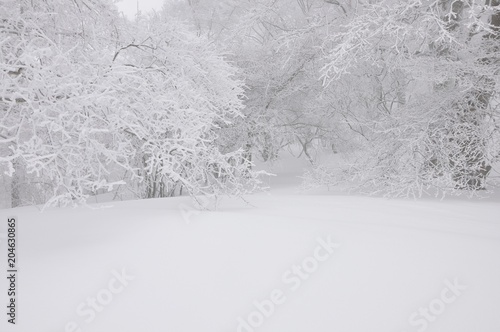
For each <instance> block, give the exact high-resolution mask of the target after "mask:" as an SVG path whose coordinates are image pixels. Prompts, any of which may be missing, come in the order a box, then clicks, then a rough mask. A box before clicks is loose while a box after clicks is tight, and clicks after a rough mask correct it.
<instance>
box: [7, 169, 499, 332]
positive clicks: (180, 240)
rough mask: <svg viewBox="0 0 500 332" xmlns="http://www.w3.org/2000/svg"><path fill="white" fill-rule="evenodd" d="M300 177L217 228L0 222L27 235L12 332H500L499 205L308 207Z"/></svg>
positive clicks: (31, 216) (149, 219) (236, 206)
mask: <svg viewBox="0 0 500 332" xmlns="http://www.w3.org/2000/svg"><path fill="white" fill-rule="evenodd" d="M303 166H304V164H301V162H294V163H293V165H292V163H291V159H290V160H289V161H285V162H282V163H281V164H278V165H275V167H274V169H273V170H274V171H275V172H276V173H278V176H277V177H274V178H272V179H270V180H269V184H270V186H271V187H272V190H271V192H270V193H264V194H259V195H254V196H250V197H248V198H247V199H248V202H249V203H251V205H247V204H245V203H244V202H242V201H240V200H228V199H225V200H223V201H222V202H221V204H220V206H219V210H218V211H215V212H214V211H198V210H196V209H194V208H193V204H192V203H191V202H190V200H189V199H188V198H185V197H181V198H173V199H155V200H147V201H128V202H113V203H102V204H95V205H94V206H93V207H94V208H95V209H89V208H78V209H63V210H60V209H59V210H56V209H54V210H49V211H46V212H44V213H40V212H38V210H37V209H36V208H34V207H26V208H20V209H12V210H0V217H1V220H2V221H3V222H2V223H1V228H0V233H1V234H5V231H6V230H5V226H6V222H4V221H6V219H7V217H8V216H15V217H17V218H18V220H19V229H18V232H19V236H18V240H19V241H18V242H19V243H18V250H19V261H18V264H19V271H20V272H19V280H18V290H19V297H18V307H17V314H18V316H17V324H16V326H12V325H11V324H7V318H8V316H7V315H6V312H7V309H6V307H5V305H2V307H3V308H4V309H2V310H3V313H2V315H1V317H2V319H1V321H0V331H2V332H4V331H5V332H9V331H22V332H35V331H36V332H63V331H64V332H67V331H82V332H87V331H88V332H91V331H96V332H114V331H116V332H128V331H130V332H137V331H148V332H156V331H158V332H184V331H186V332H211V331H213V332H230V331H239V332H251V331H259V332H302V331H304V332H306V331H307V332H323V331H324V332H335V331H338V332H348V331H352V332H363V331H366V332H377V331H380V332H403V331H407V332H410V331H431V332H432V331H436V332H437V331H443V332H444V331H449V332H460V331H463V332H471V331H478V332H490V331H491V332H498V331H500V197H499V196H494V197H492V198H489V199H484V200H480V201H478V200H475V201H468V200H466V199H461V198H460V199H447V200H445V201H435V200H431V199H425V200H419V201H408V200H386V199H380V198H367V197H359V196H347V195H340V194H338V193H336V194H332V195H324V194H322V195H318V194H314V195H304V194H298V193H297V191H296V188H297V187H298V185H299V183H300V180H298V179H297V178H296V175H297V174H298V173H299V171H300V169H301V168H302V167H303ZM99 207H100V208H99ZM0 236H1V235H0ZM0 241H1V243H0V251H1V253H2V254H1V255H0V257H3V258H2V259H1V261H0V268H1V269H2V270H3V271H6V252H7V249H6V239H5V236H4V237H0ZM7 288H8V285H7V280H6V278H2V279H1V281H0V294H1V295H0V302H1V303H4V304H5V303H7V302H6V301H7V295H6V293H7Z"/></svg>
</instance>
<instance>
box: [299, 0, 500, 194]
mask: <svg viewBox="0 0 500 332" xmlns="http://www.w3.org/2000/svg"><path fill="white" fill-rule="evenodd" d="M344 9H345V18H344V19H343V21H342V24H338V25H337V26H336V28H335V29H336V32H335V33H331V34H329V35H328V36H326V38H325V39H324V40H325V42H324V46H323V49H324V53H325V57H324V60H325V64H324V66H323V68H322V77H323V82H324V84H325V86H328V87H329V86H331V85H334V86H337V87H339V86H341V85H344V84H346V83H347V84H349V86H351V87H353V89H352V90H351V93H350V96H349V97H348V98H349V100H351V101H353V102H352V103H349V107H348V108H347V107H346V108H345V109H344V110H340V111H341V112H343V113H344V114H345V116H346V122H347V123H348V124H349V125H350V126H351V127H352V129H353V132H354V133H356V134H357V136H358V138H356V141H357V142H358V143H360V144H361V148H360V150H359V151H358V153H357V156H356V157H357V158H355V160H354V162H352V163H350V164H349V165H348V166H347V167H344V168H342V169H340V170H337V171H331V170H328V169H326V168H325V167H323V166H321V167H318V169H317V170H316V171H315V172H312V173H310V174H308V178H309V181H318V182H319V183H329V184H334V183H339V182H342V181H348V182H350V183H351V184H352V183H353V182H354V183H356V184H357V185H358V189H361V190H366V191H368V192H371V193H373V192H382V193H385V194H387V195H390V196H419V195H421V194H422V193H423V192H426V191H433V192H441V193H444V192H452V193H456V194H459V193H461V192H463V190H467V191H468V192H474V191H476V190H478V189H483V188H485V184H486V179H487V176H488V174H489V172H490V169H491V166H492V165H493V164H494V162H495V161H496V160H498V157H499V153H500V150H499V148H498V147H499V145H498V142H499V126H498V120H499V115H500V113H499V109H498V95H497V94H496V91H497V90H498V81H499V58H498V54H499V46H500V44H499V42H500V34H499V33H500V3H499V2H498V1H490V0H486V1H455V0H453V1H451V0H439V1H395V0H382V1H371V2H358V6H356V7H351V8H349V6H345V8H344ZM352 82H354V84H352ZM436 190H437V191H436Z"/></svg>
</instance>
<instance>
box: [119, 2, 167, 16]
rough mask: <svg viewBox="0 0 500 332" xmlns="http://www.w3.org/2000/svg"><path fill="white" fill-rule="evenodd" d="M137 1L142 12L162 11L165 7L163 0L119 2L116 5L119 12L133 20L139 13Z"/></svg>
mask: <svg viewBox="0 0 500 332" xmlns="http://www.w3.org/2000/svg"><path fill="white" fill-rule="evenodd" d="M137 1H139V9H140V10H141V11H142V12H147V11H149V10H151V9H155V10H160V9H161V6H162V5H163V0H119V1H118V3H117V4H116V5H117V6H118V10H120V11H122V12H123V13H124V14H125V15H126V16H127V17H129V18H133V17H134V15H135V13H136V12H137Z"/></svg>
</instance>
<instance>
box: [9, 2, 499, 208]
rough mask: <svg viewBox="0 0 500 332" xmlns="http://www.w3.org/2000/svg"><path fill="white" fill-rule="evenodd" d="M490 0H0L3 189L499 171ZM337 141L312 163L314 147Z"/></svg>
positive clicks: (19, 194)
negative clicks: (330, 157)
mask: <svg viewBox="0 0 500 332" xmlns="http://www.w3.org/2000/svg"><path fill="white" fill-rule="evenodd" d="M499 79H500V0H408V1H407V0H405V1H399V0H344V1H341V0H338V1H337V0H286V1H285V0H252V1H250V0H243V1H236V0H204V1H201V0H185V1H184V0H173V1H165V3H164V5H163V8H162V9H161V10H160V11H153V12H147V13H142V12H138V13H137V15H136V16H135V18H134V19H133V20H130V19H127V18H126V17H125V16H124V15H123V14H120V12H119V11H118V9H117V8H116V5H115V4H114V2H113V1H112V0H72V1H66V0H36V1H32V0H3V1H1V2H0V170H1V175H0V176H1V179H0V186H1V187H2V193H1V194H0V199H1V201H0V203H1V207H3V208H10V207H17V206H23V205H38V204H42V205H45V206H66V205H77V204H80V203H84V202H86V200H87V199H88V198H89V197H91V196H95V195H99V194H102V193H112V196H113V198H114V199H121V198H123V197H131V198H134V199H143V198H157V197H172V196H185V195H189V196H200V195H201V196H210V197H218V196H221V195H229V196H236V197H240V196H243V195H246V194H249V193H252V192H255V191H260V190H265V183H264V182H263V180H262V179H263V178H264V177H267V176H270V175H269V174H268V173H266V172H264V171H262V170H259V169H257V168H256V167H255V165H254V164H255V162H256V161H259V162H262V163H273V162H275V161H276V160H279V158H280V153H281V152H282V151H284V150H286V149H288V148H290V147H291V146H294V147H298V148H299V150H300V154H299V155H300V158H305V159H306V160H307V162H308V163H309V164H310V166H311V167H310V168H309V169H308V170H307V171H306V172H305V174H303V182H304V188H306V189H307V188H316V187H325V186H326V187H335V186H337V187H342V188H343V189H346V190H348V191H354V192H359V193H363V194H368V195H381V196H386V197H411V198H415V197H416V198H418V197H422V196H423V195H436V196H444V195H462V194H465V195H469V196H474V195H478V194H481V193H483V192H485V189H486V190H491V189H492V188H495V187H496V186H498V184H499V176H498V171H497V170H496V169H498V166H497V168H496V169H495V165H496V164H497V165H498V161H499V157H500V123H499V120H500V118H499V117H500V105H499V95H498V91H499V88H498V86H499V83H500V81H499ZM318 149H322V150H326V151H328V152H329V153H331V154H336V155H339V156H341V158H340V159H339V160H342V161H341V162H337V163H334V164H331V163H330V164H329V163H323V162H321V161H320V160H317V159H316V158H315V155H314V153H312V152H313V151H316V150H318Z"/></svg>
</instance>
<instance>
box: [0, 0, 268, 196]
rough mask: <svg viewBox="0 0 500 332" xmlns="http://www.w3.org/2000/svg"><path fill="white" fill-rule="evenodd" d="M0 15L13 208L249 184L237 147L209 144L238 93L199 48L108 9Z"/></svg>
mask: <svg viewBox="0 0 500 332" xmlns="http://www.w3.org/2000/svg"><path fill="white" fill-rule="evenodd" d="M0 15H1V17H0V20H1V21H0V22H1V23H0V35H1V40H2V44H1V45H0V47H1V48H0V57H1V58H0V76H1V80H0V151H1V154H0V164H1V165H0V166H1V167H3V170H4V171H5V174H4V175H3V179H4V180H6V179H8V178H6V177H12V179H11V181H10V182H11V185H12V189H11V194H12V205H13V206H17V205H22V204H29V203H47V204H73V203H77V202H83V201H85V199H86V198H87V197H88V195H90V194H92V193H95V192H97V191H98V190H99V189H109V190H110V189H112V188H114V187H115V186H116V185H118V184H124V185H125V186H131V185H132V184H135V185H136V186H137V185H138V186H139V187H140V189H141V190H142V194H141V196H145V197H160V196H170V195H174V194H180V193H189V194H201V193H204V194H221V193H229V194H240V193H243V192H247V191H249V190H252V189H254V188H255V187H256V186H257V185H258V181H257V179H256V174H254V173H252V172H249V171H248V168H249V167H248V161H247V160H246V159H245V158H243V157H242V150H241V149H240V148H239V147H235V148H234V149H232V150H231V151H225V152H222V151H221V149H219V147H218V146H217V144H216V140H217V138H218V136H217V130H218V128H220V127H221V126H223V125H226V124H228V123H229V122H230V121H233V120H234V119H237V118H238V117H240V116H241V113H240V112H241V109H242V101H241V98H242V92H243V90H242V86H241V82H240V81H238V80H237V79H236V77H235V74H236V71H235V69H234V67H232V66H231V65H229V64H228V63H227V62H226V61H225V60H224V59H223V57H222V56H220V55H218V54H217V52H216V51H215V50H214V49H213V47H212V46H211V45H210V43H209V41H207V40H206V39H204V38H201V37H198V36H196V35H194V34H193V33H191V32H189V31H187V30H186V29H185V28H183V26H182V24H177V23H172V24H167V23H166V22H165V21H162V20H161V19H160V18H158V17H151V18H148V17H143V18H142V20H143V21H137V22H135V23H134V24H133V25H131V24H130V23H128V22H126V21H125V20H123V19H120V18H119V16H118V15H117V12H116V10H115V8H114V5H113V4H112V2H111V1H97V2H91V3H89V2H87V1H80V0H76V1H73V2H70V3H66V2H64V3H62V2H61V1H59V0H44V1H37V2H32V1H25V0H18V1H4V2H2V3H1V4H0ZM117 174H121V175H120V176H119V177H118V176H117ZM120 180H121V181H120ZM30 193H31V194H30ZM33 193H38V194H37V196H38V197H33V195H32V194H33Z"/></svg>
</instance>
